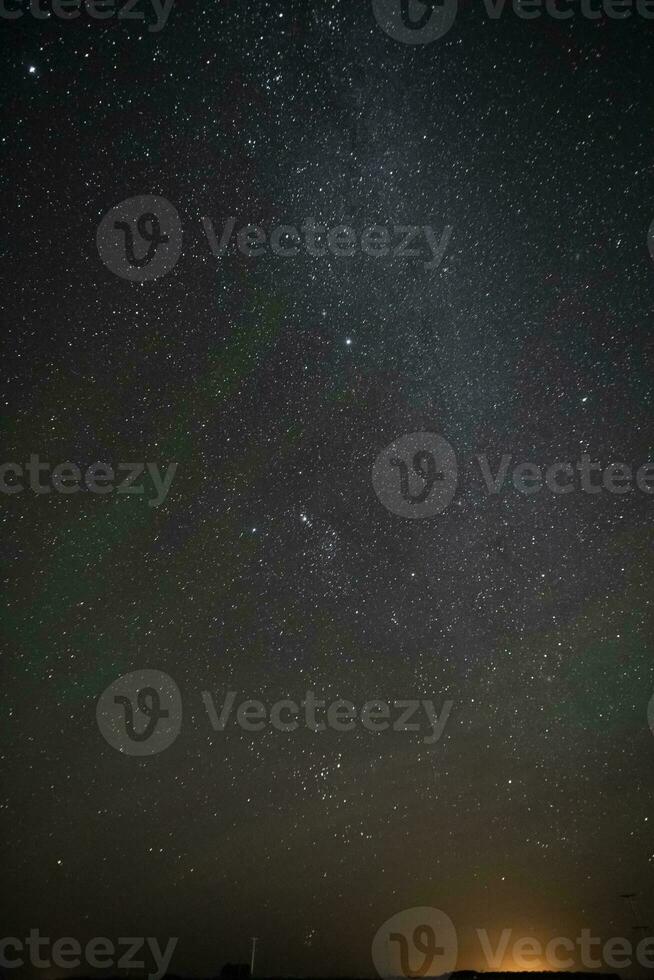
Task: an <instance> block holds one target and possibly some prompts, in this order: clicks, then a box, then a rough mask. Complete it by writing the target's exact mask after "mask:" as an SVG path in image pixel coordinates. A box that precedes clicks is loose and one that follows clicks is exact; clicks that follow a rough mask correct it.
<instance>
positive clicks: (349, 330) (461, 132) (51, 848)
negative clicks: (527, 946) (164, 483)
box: [0, 0, 654, 975]
mask: <svg viewBox="0 0 654 980" xmlns="http://www.w3.org/2000/svg"><path fill="white" fill-rule="evenodd" d="M0 37H1V38H2V42H3V45H2V47H3V54H2V65H3V72H4V74H5V84H4V85H3V88H2V104H3V110H4V111H3V124H2V127H1V129H0V143H1V146H2V151H3V165H2V168H1V173H0V184H1V186H2V190H3V192H4V193H3V216H4V220H3V226H2V235H1V237H0V254H1V258H2V262H1V268H2V272H3V274H4V275H3V279H4V282H5V284H4V285H3V291H2V298H3V306H4V317H3V320H4V324H3V325H4V329H3V348H4V357H3V363H4V365H5V370H4V379H5V384H4V392H3V412H2V426H3V437H4V438H3V443H4V451H3V454H2V458H3V460H5V461H7V460H10V461H18V462H25V461H26V460H27V458H28V457H29V455H30V453H38V454H40V456H41V458H43V459H47V460H50V461H51V462H52V463H53V464H54V463H55V462H60V461H66V460H72V461H75V462H76V463H78V464H79V465H84V466H87V465H89V464H90V463H93V462H95V461H98V460H103V461H109V462H114V463H116V462H118V461H121V460H144V461H145V460H153V461H157V462H158V463H160V464H161V466H162V467H163V466H165V465H166V464H167V463H168V462H170V461H176V462H178V470H177V473H176V476H175V479H174V481H173V484H172V488H171V490H170V493H169V495H168V498H167V499H166V501H165V503H164V504H163V505H162V506H160V507H158V508H152V507H149V506H148V505H147V502H146V500H145V498H144V497H140V496H130V497H127V496H124V497H122V498H121V497H119V496H117V495H116V494H115V493H114V494H110V495H107V496H93V495H91V494H89V493H79V494H77V495H70V496H68V495H61V494H54V493H53V494H49V495H43V496H36V495H34V494H33V493H30V492H24V493H21V494H17V495H12V496H8V495H5V496H3V497H2V498H0V499H1V508H0V513H1V514H2V526H3V542H4V543H3V549H2V554H3V558H2V567H3V575H2V578H3V582H4V585H5V588H6V594H7V604H6V615H5V617H4V619H5V624H6V637H7V641H6V643H5V644H4V645H3V651H2V652H3V656H2V660H1V663H2V688H3V692H4V696H3V699H2V717H3V725H2V729H3V733H4V734H3V738H2V745H1V746H0V761H1V762H2V769H3V772H4V778H3V791H2V798H1V809H0V816H1V827H0V829H1V839H2V840H3V847H2V850H3V851H4V855H3V860H2V869H3V870H2V877H3V879H4V886H5V887H4V889H3V890H4V892H5V895H6V898H7V901H6V907H5V909H4V912H3V915H2V920H1V921H2V923H3V924H2V927H1V929H0V932H1V933H2V935H13V936H25V935H27V933H28V932H29V930H30V928H33V927H39V928H40V930H41V931H42V933H44V934H47V935H48V936H51V937H57V936H69V935H72V936H76V937H79V938H80V940H85V939H86V938H88V937H92V936H113V937H117V936H136V935H158V936H161V937H167V936H179V937H180V940H179V945H178V948H177V950H176V953H175V957H174V961H173V968H174V969H175V970H176V971H178V972H182V973H194V974H205V975H206V974H210V973H212V971H214V972H215V971H216V970H217V969H218V968H219V967H220V965H221V964H222V963H223V962H224V961H225V960H228V959H231V960H235V959H239V960H242V959H244V958H247V954H248V949H249V937H250V936H251V935H253V934H254V935H258V936H260V937H261V942H260V953H259V960H258V972H260V973H261V974H282V973H284V972H287V973H296V974H306V975H329V974H332V975H335V974H339V973H341V974H346V973H349V974H354V975H369V974H370V973H371V971H372V965H371V962H370V944H371V941H372V937H373V936H374V934H375V932H376V930H377V929H378V927H379V926H380V925H381V923H382V922H383V921H384V920H385V919H386V918H388V917H389V916H391V915H392V914H394V913H395V912H397V911H399V910H401V909H404V908H408V907H412V906H420V905H430V906H436V907H437V908H440V909H443V910H445V911H446V912H447V913H448V915H450V916H451V918H452V919H453V921H454V922H455V923H456V924H457V927H458V928H459V929H460V938H461V947H462V949H461V965H462V966H467V965H478V964H477V961H476V960H475V957H474V953H473V951H472V943H471V941H470V942H469V938H468V937H469V934H470V931H471V930H472V929H474V928H476V927H483V928H487V929H490V930H494V929H498V930H499V929H502V928H504V927H511V928H514V929H515V930H518V931H521V932H523V933H524V932H526V933H528V934H536V935H541V934H542V935H559V934H565V935H572V936H574V935H576V932H577V930H578V929H580V928H581V927H583V926H587V927H590V928H593V929H594V930H596V931H597V932H599V933H600V934H605V935H607V936H611V935H616V934H619V935H625V934H626V935H629V932H628V930H629V929H630V926H631V925H632V924H633V923H632V922H631V917H630V915H629V912H628V910H626V909H625V905H624V902H622V901H621V900H620V899H619V897H618V895H619V893H620V892H625V891H634V892H639V893H640V894H641V895H642V903H643V906H644V908H645V909H648V910H651V911H650V912H649V914H652V913H654V895H653V892H652V868H653V864H654V840H653V837H652V827H653V823H654V816H653V815H652V783H653V779H652V772H653V766H654V737H653V735H652V732H651V731H650V728H649V727H648V723H647V707H648V702H649V700H650V698H651V696H652V694H653V693H654V677H653V676H652V675H653V673H654V671H653V668H652V640H651V635H652V590H651V580H652V572H653V571H654V562H653V559H652V547H651V528H652V507H653V506H654V503H653V498H652V497H651V496H649V497H648V496H646V495H644V494H642V493H639V492H633V493H630V494H626V495H624V496H618V495H611V494H608V493H602V494H600V495H590V494H586V493H583V492H575V493H571V494H569V495H566V496H560V497H556V496H553V495H552V494H550V493H547V492H546V491H543V492H540V493H538V494H534V495H533V496H524V495H522V494H520V493H518V492H516V491H515V490H514V489H513V487H512V486H507V488H506V489H505V490H504V491H502V492H501V493H500V494H499V495H493V496H489V495H488V494H487V493H486V491H485V487H484V485H483V482H482V480H481V479H480V477H479V472H478V470H477V469H476V468H475V466H474V465H473V461H474V457H475V455H476V454H478V453H487V454H488V455H489V457H490V459H491V461H492V463H493V467H495V466H496V464H497V462H498V461H499V459H500V457H501V456H502V454H503V453H510V454H513V456H514V457H515V459H516V460H520V461H522V460H533V461H536V462H538V463H540V464H542V465H546V464H548V463H551V462H553V461H555V460H561V459H564V460H577V459H579V456H580V453H582V452H589V453H591V455H592V456H593V457H594V458H597V459H600V460H602V461H603V463H604V465H606V464H607V463H608V462H611V461H615V460H619V461H624V462H627V463H629V464H632V465H634V466H639V465H640V464H641V463H644V462H647V461H649V460H654V445H653V440H652V426H651V399H652V373H651V368H652V355H653V352H654V348H653V346H652V340H651V308H652V302H653V300H654V266H653V262H652V259H651V258H650V255H649V252H648V247H647V235H648V228H649V225H650V222H651V221H652V219H653V218H654V193H653V191H654V181H653V179H652V137H651V134H652V132H653V129H654V101H653V100H652V84H651V78H652V64H653V63H654V21H651V22H646V21H643V20H642V19H640V18H636V17H634V18H632V19H631V20H629V21H614V22H611V21H607V20H606V19H602V20H600V21H594V22H590V21H587V20H584V19H582V18H581V17H576V18H574V19H573V20H572V21H569V22H564V23H561V24H557V23H555V22H553V21H551V20H549V19H546V18H543V19H542V20H540V21H533V22H532V21H524V20H521V19H519V18H517V17H516V16H514V15H513V14H511V13H506V14H505V15H504V16H503V17H502V18H501V19H500V20H497V21H491V20H489V19H488V18H487V17H486V15H485V13H484V12H483V9H482V8H481V6H480V5H479V4H478V3H477V0H475V2H474V3H462V4H461V9H460V10H459V14H458V17H457V20H456V23H455V25H454V26H453V27H452V29H451V30H450V31H449V32H448V33H447V35H446V36H445V37H443V38H441V39H440V40H438V41H435V42H434V43H431V44H425V45H416V46H409V45H405V44H402V43H400V42H398V41H396V40H394V39H392V38H391V37H389V36H388V35H387V34H386V33H384V31H382V29H381V28H380V26H379V24H378V23H377V21H376V19H375V17H374V15H373V12H372V7H371V3H370V2H368V0H240V2H239V0H229V2H218V0H176V3H175V6H174V7H173V10H172V12H171V14H170V18H169V21H168V23H167V25H166V27H165V28H164V29H163V30H162V31H161V32H159V33H153V32H149V31H148V29H147V24H146V23H140V22H117V21H116V20H115V19H114V20H109V21H104V22H99V21H92V20H89V19H88V17H86V16H82V17H80V18H79V20H76V21H71V22H63V21H60V20H57V19H55V18H52V19H50V20H47V21H39V20H36V19H34V18H33V17H31V16H27V15H26V16H24V17H23V18H22V19H20V20H17V21H8V20H4V21H0ZM136 195H158V196H161V197H164V198H166V199H167V200H168V201H170V202H172V203H173V204H174V206H175V207H176V209H177V211H178V212H179V216H180V219H181V223H182V226H183V229H184V247H183V251H182V255H181V258H180V260H179V262H178V263H177V265H176V266H175V268H174V269H173V270H172V271H171V272H170V273H169V274H168V275H166V276H164V277H162V278H160V279H157V280H155V281H152V282H146V283H143V284H136V283H132V282H128V281H126V280H125V279H123V278H120V277H118V276H116V275H114V274H113V273H112V272H111V271H110V270H109V269H108V268H106V267H105V266H104V265H103V264H102V262H101V261H100V258H99V255H98V250H97V248H96V229H97V226H98V223H99V222H100V220H101V218H102V216H103V215H104V214H105V213H106V212H107V211H108V210H109V209H111V208H112V207H114V205H116V204H118V203H119V202H121V201H123V200H124V199H126V198H130V197H133V196H136ZM229 215H234V216H235V217H236V218H237V222H238V224H239V225H245V224H249V223H258V224H261V225H262V226H264V227H265V228H271V227H273V226H274V225H276V224H280V223H281V224H296V225H300V224H302V222H303V221H304V220H305V219H306V218H307V217H309V216H313V217H315V219H316V221H319V222H323V223H325V224H327V225H329V226H330V227H332V226H334V225H337V224H349V225H352V227H354V228H356V229H361V228H363V227H365V226H366V225H371V224H384V225H391V226H392V225H393V224H402V225H406V224H417V225H432V226H433V227H434V228H435V229H436V233H437V235H440V232H441V231H442V229H443V227H444V226H445V225H451V226H452V229H453V231H452V237H451V240H450V243H449V246H448V248H447V251H446V254H445V258H444V260H443V263H442V265H441V266H440V267H439V268H438V269H436V270H428V269H425V268H424V264H423V262H422V261H420V260H416V259H401V258H397V257H393V256H389V257H386V258H383V257H382V258H375V257H372V256H366V255H361V254H358V255H356V256H354V257H352V258H337V257H333V256H329V255H328V256H325V257H324V258H317V257H312V256H308V255H306V254H301V255H299V256H298V257H296V258H283V257H276V256H273V255H270V254H266V255H264V256H261V257H259V258H256V259H254V258H247V257H244V256H243V255H240V254H238V253H237V252H236V251H233V250H232V251H230V252H229V253H228V254H227V256H226V257H225V258H224V259H222V260H216V259H215V258H214V257H213V256H212V255H211V253H210V251H209V248H208V245H207V242H206V240H205V238H204V236H203V232H202V225H201V219H202V218H203V217H207V216H208V217H210V218H211V219H212V220H213V221H214V223H215V224H216V226H217V227H218V228H220V227H221V225H222V222H223V221H224V220H225V218H226V217H227V216H229ZM423 430H426V431H430V432H435V433H440V434H442V435H443V436H444V437H445V438H446V439H447V440H448V441H449V442H450V443H451V444H452V446H453V447H454V448H455V451H456V453H457V457H458V460H459V486H458V490H457V494H456V497H455V499H454V501H453V503H452V504H451V506H450V507H449V508H448V509H447V510H445V511H444V512H443V513H440V514H437V515H435V516H433V517H431V518H428V519H425V520H406V519H403V518H402V517H399V516H397V515H396V514H394V513H390V512H389V511H387V510H386V509H385V508H384V507H383V506H382V505H381V503H380V502H379V500H378V499H377V496H376V494H375V491H374V488H373V485H372V481H371V467H372V465H373V462H374V460H375V458H376V457H377V455H378V454H379V453H380V452H381V450H382V449H384V447H386V446H387V445H388V444H389V443H390V442H391V441H393V440H394V439H396V438H398V437H399V436H402V435H404V434H405V433H412V432H419V431H423ZM142 668H155V669H159V670H162V671H165V672H166V673H168V674H169V675H170V676H171V677H173V678H174V679H175V681H176V683H177V684H178V686H179V688H180V691H181V693H182V698H183V702H184V724H183V728H182V732H181V734H180V736H179V738H178V739H177V740H176V741H175V743H174V744H173V745H171V746H170V747H169V748H168V749H166V751H164V752H161V753H160V754H157V755H153V756H152V757H149V758H142V759H140V758H129V757H125V756H123V755H121V754H120V753H118V752H116V751H115V750H114V749H113V748H112V747H111V746H110V745H108V744H107V742H106V741H105V740H103V738H102V736H101V734H100V733H99V731H98V727H97V724H96V703H97V700H98V697H99V696H100V694H101V693H102V691H103V690H104V689H105V687H106V686H107V685H108V684H110V683H111V682H112V681H114V680H115V679H116V678H117V677H118V676H119V675H122V674H124V673H127V672H129V671H134V670H137V669H142ZM229 689H232V690H236V691H238V692H239V697H242V698H258V699H261V700H263V701H264V702H265V703H266V704H270V703H272V702H274V701H275V700H276V699H278V698H280V697H289V696H290V697H294V698H296V699H301V698H302V696H303V695H304V693H305V692H306V691H307V690H314V691H316V692H317V694H318V695H319V696H322V697H326V698H327V699H336V698H347V699H349V700H352V701H354V702H355V703H358V704H361V703H362V702H364V701H367V700H370V699H373V698H382V699H385V700H388V701H393V700H394V699H397V698H433V700H434V703H435V704H436V705H437V706H440V705H442V703H443V702H444V701H445V700H448V699H449V700H452V702H453V707H452V713H451V717H450V718H449V720H448V723H447V726H446V728H445V732H444V735H443V737H442V739H441V740H440V741H438V742H437V743H436V744H435V745H425V744H423V743H422V741H421V739H420V738H416V737H414V736H412V735H411V734H408V733H399V732H382V733H378V734H372V733H370V732H368V731H366V730H362V729H361V728H357V730H355V731H353V732H351V733H338V732H334V731H327V732H324V733H319V734H318V733H314V732H310V731H306V730H299V731H297V732H295V733H293V734H290V733H288V734H283V733H280V732H276V731H270V730H267V731H265V732H263V733H261V734H249V733H246V732H243V731H240V730H239V729H236V728H230V729H228V730H227V731H226V732H225V733H223V734H220V733H215V734H214V733H212V732H211V730H210V726H209V724H208V722H207V718H206V716H205V715H204V712H203V708H202V702H201V692H202V691H207V690H208V691H211V692H213V693H214V695H215V697H216V698H217V699H218V700H219V701H220V700H221V699H222V697H223V694H224V693H225V692H226V691H227V690H229ZM625 930H627V932H625ZM28 972H29V971H28Z"/></svg>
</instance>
